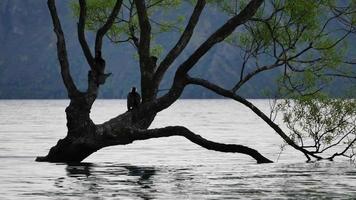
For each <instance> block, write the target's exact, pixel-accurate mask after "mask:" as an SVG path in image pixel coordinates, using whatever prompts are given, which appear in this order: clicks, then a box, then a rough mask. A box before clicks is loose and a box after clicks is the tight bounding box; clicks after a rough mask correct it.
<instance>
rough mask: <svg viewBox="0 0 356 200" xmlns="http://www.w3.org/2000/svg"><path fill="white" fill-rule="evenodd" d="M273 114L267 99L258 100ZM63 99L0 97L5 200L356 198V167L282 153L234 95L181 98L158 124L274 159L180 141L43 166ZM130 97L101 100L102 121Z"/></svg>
mask: <svg viewBox="0 0 356 200" xmlns="http://www.w3.org/2000/svg"><path fill="white" fill-rule="evenodd" d="M253 102H254V103H255V104H256V105H257V106H258V107H259V108H261V109H262V110H264V111H266V112H268V101H266V100H254V101H253ZM67 104H68V101H65V100H40V101H39V100H12V101H11V100H2V101H0V199H239V198H241V199H290V198H292V199H313V198H314V199H331V198H343V199H353V198H356V192H355V188H356V168H355V165H354V164H352V163H350V162H348V161H347V160H337V161H336V162H317V163H305V162H304V161H305V158H304V157H303V155H301V154H300V153H299V152H296V151H294V150H292V149H287V150H286V151H284V152H283V153H282V154H281V155H280V148H279V147H280V145H281V144H282V141H281V139H280V138H279V136H278V135H276V134H275V133H274V132H273V130H272V129H270V128H269V127H268V126H267V125H266V124H264V123H263V121H261V120H260V119H259V118H258V117H257V116H255V115H254V114H253V113H251V112H250V111H249V110H248V109H246V108H245V107H243V106H241V105H239V104H237V103H235V102H233V101H229V100H181V101H178V102H177V103H175V104H174V105H173V106H172V107H171V108H170V109H168V110H166V111H164V112H162V113H160V114H159V115H158V116H157V118H156V121H155V122H154V123H153V124H152V127H163V126H167V125H184V126H187V127H188V128H189V129H191V130H192V131H194V132H195V133H197V134H200V135H202V136H204V137H206V138H208V139H211V140H214V141H218V142H225V143H234V144H244V145H248V146H250V147H252V148H256V149H257V150H259V151H260V152H261V153H262V154H263V155H265V156H266V157H268V158H270V159H271V160H273V161H275V163H273V164H263V165H257V164H256V163H255V161H254V160H253V159H251V158H250V157H248V156H244V155H240V154H231V153H220V152H214V151H208V150H205V149H203V148H200V147H199V146H197V145H195V144H193V143H191V142H189V141H188V140H186V139H184V138H180V137H171V138H162V139H152V140H148V141H139V142H134V143H133V144H130V145H126V146H115V147H109V148H105V149H102V150H100V151H98V152H97V153H95V154H93V155H91V156H90V157H88V158H87V159H85V160H84V163H82V164H80V165H78V164H76V165H67V164H52V163H37V162H34V159H35V157H36V156H38V155H45V154H46V153H47V152H48V150H49V148H50V147H51V146H53V145H54V144H55V143H56V142H57V140H58V139H60V138H62V137H64V135H65V133H66V127H65V124H66V121H65V113H64V109H65V107H66V105H67ZM125 107H126V105H125V101H123V100H99V101H97V102H96V103H95V105H94V109H93V111H92V118H93V119H94V121H95V122H96V123H102V122H104V121H106V120H108V119H110V118H112V117H114V116H116V115H117V114H119V113H122V112H124V111H125Z"/></svg>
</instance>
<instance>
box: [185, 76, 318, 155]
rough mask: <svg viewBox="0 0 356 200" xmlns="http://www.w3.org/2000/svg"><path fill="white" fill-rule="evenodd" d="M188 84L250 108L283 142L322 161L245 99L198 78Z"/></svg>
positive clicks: (190, 79)
mask: <svg viewBox="0 0 356 200" xmlns="http://www.w3.org/2000/svg"><path fill="white" fill-rule="evenodd" d="M188 83H189V84H194V85H200V86H202V87H205V88H207V89H209V90H211V91H213V92H215V93H217V94H219V95H221V96H224V97H227V98H230V99H233V100H235V101H237V102H240V103H242V104H244V105H245V106H247V107H248V108H250V109H251V110H252V111H253V112H254V113H255V114H256V115H258V116H259V117H260V118H261V119H262V120H263V121H265V122H266V123H267V124H268V125H269V126H270V127H271V128H273V130H274V131H276V133H277V134H278V135H279V136H281V137H282V138H283V140H284V141H285V142H286V143H287V144H289V145H290V146H292V147H293V148H295V149H296V150H299V151H301V152H302V153H304V155H305V156H306V157H307V158H308V159H309V156H312V157H314V158H316V159H322V157H320V156H317V155H315V154H313V153H312V152H309V151H307V150H306V149H303V148H302V147H300V146H298V145H297V144H296V143H295V142H294V141H293V140H292V139H290V138H289V137H288V135H287V134H285V133H284V132H283V130H282V129H281V128H280V127H279V126H278V125H277V124H275V123H274V122H273V121H272V120H271V119H270V118H269V117H268V116H267V115H265V114H264V113H263V112H262V111H261V110H260V109H258V108H257V107H256V106H254V105H253V104H252V103H251V102H249V101H247V100H246V99H244V98H242V97H240V96H238V95H236V94H234V93H233V92H232V91H229V90H225V89H224V88H221V87H220V86H218V85H215V84H213V83H210V82H209V81H207V80H204V79H198V78H191V77H189V78H188Z"/></svg>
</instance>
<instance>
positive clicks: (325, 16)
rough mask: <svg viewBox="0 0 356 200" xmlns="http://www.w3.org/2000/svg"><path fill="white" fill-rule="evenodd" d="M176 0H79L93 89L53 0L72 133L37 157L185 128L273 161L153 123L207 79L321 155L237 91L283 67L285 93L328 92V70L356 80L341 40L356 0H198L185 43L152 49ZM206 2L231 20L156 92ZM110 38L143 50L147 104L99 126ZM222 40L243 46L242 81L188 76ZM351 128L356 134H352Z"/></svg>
mask: <svg viewBox="0 0 356 200" xmlns="http://www.w3.org/2000/svg"><path fill="white" fill-rule="evenodd" d="M177 2H179V1H173V0H151V1H144V0H132V1H123V0H116V1H88V2H86V1H85V0H79V4H78V5H77V11H78V13H77V14H78V16H79V22H78V39H79V42H80V45H81V47H82V50H83V53H84V55H85V58H86V61H87V63H88V65H89V67H90V69H89V72H88V88H87V90H86V91H79V90H78V88H77V87H76V85H75V84H74V82H73V80H72V77H71V74H70V70H69V62H68V58H67V50H66V44H65V38H64V34H63V31H62V27H61V23H60V20H59V17H58V14H57V10H56V6H55V0H48V8H49V10H50V13H51V16H52V21H53V26H54V32H55V34H56V36H57V52H58V59H59V62H60V66H61V74H62V78H63V82H64V84H65V86H66V89H67V92H68V97H69V99H70V104H69V106H68V107H67V108H66V115H67V127H68V133H67V136H66V137H65V138H64V139H61V140H59V141H58V143H57V144H56V145H55V146H54V147H52V148H51V149H50V151H49V153H48V155H47V156H45V157H38V158H37V161H48V162H73V161H74V162H76V161H82V160H83V159H85V158H86V157H87V156H89V155H90V154H92V153H94V152H95V151H97V150H99V149H101V148H104V147H107V146H112V145H125V144H129V143H132V142H134V141H137V140H147V139H151V138H160V137H170V136H183V137H185V138H187V139H188V140H190V141H192V142H193V143H195V144H197V145H200V146H201V147H204V148H206V149H210V150H215V151H221V152H232V153H242V154H246V155H249V156H251V157H252V158H254V159H255V160H256V161H257V162H258V163H269V162H272V161H271V160H270V159H268V158H266V157H264V156H263V155H261V154H260V153H259V152H258V151H256V150H254V149H251V148H249V147H246V146H243V145H237V144H222V143H217V142H213V141H209V140H207V139H205V138H203V137H201V136H199V135H197V134H195V133H193V132H192V131H190V130H189V129H188V128H186V127H182V126H168V127H163V128H156V129H148V128H149V126H150V124H151V123H152V121H153V120H154V118H155V116H156V114H157V113H158V112H160V111H162V110H164V109H166V108H168V107H169V106H171V105H172V104H173V103H174V102H175V101H177V100H178V99H179V97H180V96H181V94H182V92H183V91H184V89H185V88H186V86H188V85H196V86H201V87H204V88H206V89H208V90H210V91H213V92H215V93H216V94H218V95H220V96H222V97H226V98H228V99H232V100H234V101H236V102H239V103H241V104H243V105H245V106H246V107H248V108H249V109H250V110H251V111H252V112H254V113H255V114H256V115H257V116H259V117H260V118H261V119H262V120H263V121H264V122H266V123H267V124H268V125H269V126H270V127H271V128H272V129H273V130H274V131H275V132H276V133H277V134H278V135H280V136H281V137H282V138H283V140H284V141H285V142H286V143H287V144H288V145H290V146H292V147H293V148H295V149H296V150H298V151H301V152H302V153H304V155H306V156H307V158H308V159H310V157H314V158H317V159H322V158H323V157H321V156H318V155H317V154H316V152H314V151H310V150H308V148H306V147H305V146H303V145H300V144H298V143H297V142H296V141H295V140H294V138H292V137H291V136H290V135H288V134H286V133H285V132H284V131H283V130H282V129H281V128H280V127H279V126H278V125H277V124H276V123H275V122H274V121H273V120H272V119H271V118H270V117H269V116H267V115H266V114H264V113H263V112H262V111H261V110H260V109H258V108H257V107H256V106H254V105H253V104H252V103H251V102H250V101H248V100H247V99H245V98H243V97H241V96H240V95H239V94H238V92H239V90H240V88H241V87H242V86H243V85H244V84H245V83H246V82H248V81H249V80H251V79H252V78H253V77H255V76H257V75H259V74H260V73H263V72H266V71H269V70H274V69H277V68H279V69H281V71H282V75H281V79H280V80H279V82H276V84H278V85H279V86H280V93H279V94H280V95H281V96H280V97H287V98H288V97H297V96H298V97H302V96H311V95H313V94H316V93H318V92H321V90H320V87H323V86H324V85H326V84H327V83H329V81H330V77H335V76H342V77H346V78H350V79H354V77H353V76H352V75H350V74H348V73H347V72H348V71H345V70H344V69H345V68H346V69H349V67H348V65H352V64H354V63H352V62H351V61H350V60H348V61H347V55H346V53H340V49H344V47H342V44H343V42H344V41H347V39H348V37H349V36H350V35H351V34H352V33H354V32H355V28H354V26H353V25H354V23H355V20H354V18H352V17H354V16H355V15H354V13H355V10H354V9H355V7H354V1H350V2H344V4H343V5H338V4H337V3H336V2H335V1H309V0H301V1H277V0H276V1H272V0H271V1H264V0H249V1H205V0H196V1H194V2H195V7H194V9H193V11H192V13H191V15H190V17H189V19H188V20H187V23H186V26H185V27H184V29H183V30H182V32H181V34H180V37H179V39H178V41H177V42H176V44H175V45H174V46H173V47H172V48H171V49H170V50H169V51H168V53H167V54H166V55H165V56H164V57H160V56H159V55H156V54H155V53H154V52H153V49H154V47H152V46H153V45H152V38H153V37H152V36H153V32H152V25H153V24H154V25H155V26H158V27H165V26H166V27H167V26H168V27H172V26H173V25H172V24H167V23H162V22H159V21H157V20H155V19H154V14H152V13H154V12H153V11H154V10H155V9H156V10H157V8H159V9H161V8H164V9H169V8H170V7H172V6H174V5H176V4H177ZM207 2H209V4H211V5H213V6H216V7H217V8H219V9H220V10H221V12H224V13H227V14H228V15H229V16H230V18H229V19H228V20H227V21H226V22H225V23H224V24H222V25H221V26H220V27H218V28H217V29H216V30H215V32H213V33H212V34H211V35H210V36H209V37H207V38H206V39H205V40H204V41H203V42H202V43H201V44H200V46H198V47H197V48H196V49H195V51H193V52H192V53H191V54H190V55H189V56H188V58H187V59H186V60H184V61H183V62H182V63H180V64H179V66H178V68H177V70H176V71H175V75H174V78H173V80H172V81H173V83H172V86H171V87H170V88H169V90H168V92H166V93H165V94H163V95H161V96H160V95H158V91H159V86H160V84H161V81H162V79H163V77H164V76H165V74H166V72H167V70H168V69H169V68H171V66H172V63H173V62H174V61H175V60H176V59H177V57H178V56H179V55H180V54H181V53H182V51H183V50H184V49H185V48H186V47H187V45H188V43H189V41H190V40H191V38H192V35H193V32H194V30H195V28H196V26H197V23H198V21H199V19H200V17H201V14H202V11H203V10H204V8H205V7H206V4H208V3H207ZM87 3H88V5H87ZM186 3H187V2H186ZM187 4H188V3H187ZM88 11H89V12H88ZM99 11H100V12H99ZM336 23H337V25H335V24H336ZM332 26H336V29H335V30H333V29H332V28H330V27H332ZM86 28H87V29H88V30H90V31H95V32H96V37H95V44H94V51H93V52H94V55H93V54H92V51H91V49H90V48H89V46H90V45H88V43H87V40H86V37H85V29H86ZM237 28H238V29H237ZM104 36H107V37H108V38H109V39H110V40H111V41H112V42H115V43H122V42H129V43H131V44H132V45H133V46H134V47H135V48H136V49H137V53H138V59H139V68H140V77H141V93H142V103H141V104H140V105H139V107H138V108H137V109H134V110H132V111H130V112H125V113H123V114H120V115H118V116H117V117H115V118H112V119H111V120H109V121H107V122H105V123H103V124H94V123H93V121H92V120H91V119H90V116H89V113H90V110H91V108H92V105H93V103H94V101H95V100H96V98H97V96H98V91H99V87H100V85H103V84H105V79H106V78H107V77H108V76H109V74H105V73H104V70H105V60H104V58H103V57H102V55H101V50H102V44H103V38H104ZM221 42H226V43H228V44H230V45H233V46H235V47H236V48H237V49H239V52H240V53H241V55H242V61H243V62H242V65H241V66H240V68H239V70H240V75H241V76H240V79H239V80H237V82H236V83H235V84H234V86H233V87H232V88H228V89H226V88H223V87H222V86H219V85H217V84H214V83H213V82H210V81H208V80H204V79H201V78H197V77H192V76H191V75H189V71H190V70H191V69H192V68H194V66H196V64H197V62H198V61H199V60H200V59H201V58H202V57H203V56H204V55H205V54H206V53H207V52H208V51H209V50H210V49H211V48H213V47H214V46H215V45H217V44H219V43H221ZM345 48H346V47H345ZM345 65H346V66H345ZM336 69H337V70H336ZM343 70H344V71H343ZM133 116H135V119H136V120H134V121H133V120H131V119H132V117H133ZM252 131H253V130H252ZM349 136H351V135H349ZM353 136H355V134H354V132H353ZM351 145H352V144H351Z"/></svg>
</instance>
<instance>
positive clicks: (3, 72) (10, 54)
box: [0, 0, 338, 99]
mask: <svg viewBox="0 0 356 200" xmlns="http://www.w3.org/2000/svg"><path fill="white" fill-rule="evenodd" d="M71 2H72V1H70V0H62V1H57V9H58V12H59V15H60V18H61V22H62V27H63V30H64V32H65V36H66V43H67V49H68V56H69V60H70V65H71V72H72V76H73V78H74V80H75V82H76V83H77V84H78V86H79V88H80V89H85V86H86V81H87V72H88V65H87V64H86V62H85V58H84V56H83V53H82V51H81V49H80V45H79V42H78V41H77V35H76V23H77V19H76V18H75V17H74V16H73V14H72V12H71V10H70V8H69V5H70V3H71ZM190 9H191V8H190ZM202 19H203V20H202V21H201V22H200V23H199V25H198V27H197V30H199V31H198V32H197V33H195V34H194V37H193V39H192V41H191V42H190V44H189V46H188V48H187V49H186V50H185V51H184V52H183V53H182V55H181V56H180V57H179V58H178V59H177V61H176V62H175V64H174V67H173V68H172V69H170V70H169V72H168V74H167V77H166V78H165V79H164V80H163V84H162V86H161V89H162V90H164V89H167V88H169V87H170V84H171V80H172V77H173V72H174V69H175V68H176V67H177V65H178V64H179V63H181V62H182V61H184V59H185V58H187V56H188V55H189V53H191V52H192V51H193V50H194V49H195V48H196V47H197V46H198V45H199V44H200V43H201V42H202V41H203V39H204V38H206V37H207V36H208V35H209V34H210V33H212V32H213V31H214V30H215V29H216V28H217V27H218V26H219V25H220V24H222V23H223V22H224V21H225V20H226V17H224V16H222V15H221V14H219V12H217V11H216V10H213V9H210V10H208V11H206V12H205V13H203V16H202ZM52 29H53V28H52V23H51V18H50V15H49V12H48V9H47V5H46V1H38V0H0V44H1V46H0V99H22V98H25V99H38V98H45V99H47V98H50V99H52V98H66V96H67V95H66V91H65V89H64V86H63V83H62V80H61V77H60V71H59V63H58V61H57V55H56V38H55V35H54V33H53V30H52ZM176 40H177V34H174V33H173V34H166V35H163V36H161V37H159V38H157V42H159V43H162V44H163V46H164V47H166V48H167V49H169V47H170V46H172V45H173V44H174V42H175V41H176ZM88 42H89V43H90V44H93V35H92V34H91V33H88ZM103 55H104V59H105V60H106V63H107V71H108V72H111V73H112V74H113V75H112V76H111V77H109V79H108V81H107V83H106V84H105V85H104V86H103V87H102V89H101V90H100V95H99V97H100V98H126V95H127V93H128V91H129V90H130V88H131V87H132V86H139V67H138V63H137V59H136V58H135V53H134V50H133V49H132V47H131V46H129V45H121V46H116V45H113V44H111V43H110V42H108V41H105V44H104V48H103ZM240 64H241V59H240V57H239V56H238V52H237V50H236V49H234V48H233V47H231V46H229V45H224V44H219V45H217V47H215V48H213V49H212V50H211V51H210V52H209V53H208V54H207V55H205V56H204V58H203V59H202V60H200V61H199V62H198V64H197V66H196V67H195V68H194V70H193V71H192V74H193V75H195V76H198V77H203V78H207V79H209V80H211V81H213V82H214V83H218V84H221V85H223V86H229V87H231V86H232V85H233V84H234V82H235V81H234V80H238V77H239V70H238V69H239V66H240ZM278 73H279V71H278V70H275V71H271V72H268V73H263V74H261V75H259V76H257V77H255V78H254V79H252V81H251V82H250V83H248V84H246V85H245V86H244V87H243V88H242V90H241V92H240V94H241V95H243V96H245V97H249V98H261V97H264V96H263V93H264V91H265V90H274V89H275V87H274V84H273V82H274V80H275V79H276V77H277V74H278ZM335 87H336V88H338V87H337V86H335ZM182 97H183V98H218V97H219V96H216V95H215V94H213V93H212V92H210V91H207V90H205V89H202V88H199V87H197V86H188V88H187V90H186V91H185V92H184V94H183V96H182Z"/></svg>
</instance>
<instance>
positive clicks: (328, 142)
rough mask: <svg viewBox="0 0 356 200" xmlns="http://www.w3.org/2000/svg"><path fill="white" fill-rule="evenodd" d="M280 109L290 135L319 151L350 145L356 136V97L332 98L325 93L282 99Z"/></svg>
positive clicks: (323, 151) (353, 145)
mask: <svg viewBox="0 0 356 200" xmlns="http://www.w3.org/2000/svg"><path fill="white" fill-rule="evenodd" d="M278 109H279V111H282V112H283V121H284V123H285V124H286V126H287V127H288V129H289V130H290V138H292V139H293V140H294V141H295V142H296V143H297V144H299V145H300V146H302V147H305V148H310V149H311V150H313V151H314V152H316V153H327V151H328V150H330V149H331V148H333V147H335V146H337V145H338V148H339V150H340V149H341V150H343V149H342V148H340V146H344V148H345V147H347V146H348V145H352V147H355V144H351V142H352V141H353V140H354V138H355V137H356V100H355V99H332V98H329V97H327V96H326V95H323V94H317V95H309V96H302V97H299V98H295V99H285V100H281V101H280V102H279V104H278Z"/></svg>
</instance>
